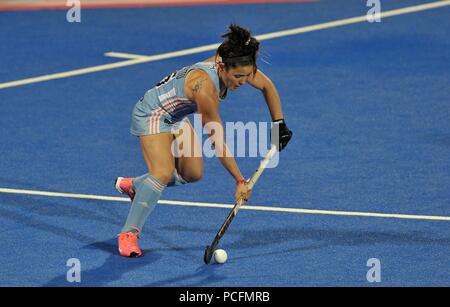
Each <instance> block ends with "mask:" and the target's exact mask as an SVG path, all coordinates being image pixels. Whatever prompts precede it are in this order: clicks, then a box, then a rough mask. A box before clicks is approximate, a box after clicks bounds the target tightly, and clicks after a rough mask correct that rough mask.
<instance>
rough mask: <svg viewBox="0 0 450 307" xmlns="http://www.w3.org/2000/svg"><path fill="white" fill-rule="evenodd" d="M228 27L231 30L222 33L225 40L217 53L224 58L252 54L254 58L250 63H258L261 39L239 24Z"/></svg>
mask: <svg viewBox="0 0 450 307" xmlns="http://www.w3.org/2000/svg"><path fill="white" fill-rule="evenodd" d="M228 29H229V31H228V32H227V33H225V34H223V35H222V37H223V38H224V42H223V43H222V44H221V45H220V46H219V48H218V49H217V54H218V55H220V56H221V57H222V59H224V58H225V59H226V58H234V57H240V56H250V57H251V58H252V60H251V62H252V63H250V64H253V65H256V57H257V53H258V50H259V41H258V40H257V39H256V38H254V37H252V35H251V33H250V31H249V30H247V29H245V28H243V27H241V26H238V25H237V24H231V25H230V26H229V27H228ZM237 64H238V63H237ZM241 64H243V65H248V64H249V63H248V61H245V62H243V63H241ZM233 66H234V65H233Z"/></svg>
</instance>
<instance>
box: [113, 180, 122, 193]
mask: <svg viewBox="0 0 450 307" xmlns="http://www.w3.org/2000/svg"><path fill="white" fill-rule="evenodd" d="M122 179H123V177H117V178H116V181H115V182H114V187H115V188H116V190H117V191H119V193H120V194H125V192H124V191H122V189H121V188H120V181H121V180H122Z"/></svg>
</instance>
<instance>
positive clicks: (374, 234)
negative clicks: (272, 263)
mask: <svg viewBox="0 0 450 307" xmlns="http://www.w3.org/2000/svg"><path fill="white" fill-rule="evenodd" d="M162 229H164V230H167V231H178V232H199V233H204V232H207V231H210V229H201V228H194V227H185V226H167V227H162ZM227 233H228V235H229V236H230V235H233V236H235V237H236V236H237V237H238V238H237V239H236V240H234V241H233V242H229V241H228V240H227V239H226V236H227V235H226V234H225V236H224V239H222V244H223V245H226V247H227V248H230V249H246V248H250V247H258V246H268V245H271V244H280V243H284V242H289V241H305V242H311V241H314V242H315V243H311V244H308V245H306V246H304V247H300V248H297V249H295V250H310V249H320V248H323V247H330V246H360V245H374V244H379V243H392V244H397V245H399V244H420V245H427V246H429V245H444V246H448V245H450V238H442V239H440V238H435V237H433V236H432V235H431V234H430V235H429V236H427V233H423V232H419V231H409V232H397V233H393V232H382V231H364V230H340V229H336V230H334V229H333V230H325V229H320V228H301V227H298V228H293V227H284V228H275V229H273V228H267V229H261V230H251V229H250V230H249V229H241V230H235V229H234V230H233V229H230V230H228V231H227ZM226 240H227V241H226ZM277 250H278V251H277V252H274V253H271V254H277V253H284V252H286V250H284V249H277ZM291 251H292V250H291ZM249 257H250V256H249Z"/></svg>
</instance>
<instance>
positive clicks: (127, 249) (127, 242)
mask: <svg viewBox="0 0 450 307" xmlns="http://www.w3.org/2000/svg"><path fill="white" fill-rule="evenodd" d="M138 240H139V233H137V234H134V233H132V232H121V233H119V234H118V241H119V253H120V255H121V256H124V257H140V256H142V251H141V249H140V248H139V245H138Z"/></svg>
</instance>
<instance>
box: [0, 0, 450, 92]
mask: <svg viewBox="0 0 450 307" xmlns="http://www.w3.org/2000/svg"><path fill="white" fill-rule="evenodd" d="M448 5H450V0H442V1H436V2H431V3H427V4H421V5H416V6H410V7H405V8H401V9H396V10H391V11H385V12H382V13H381V18H386V17H392V16H397V15H402V14H409V13H414V12H419V11H424V10H429V9H434V8H439V7H444V6H448ZM359 22H367V16H366V15H364V16H359V17H353V18H347V19H342V20H336V21H331V22H325V23H321V24H317V25H312V26H306V27H300V28H295V29H290V30H285V31H278V32H272V33H267V34H262V35H257V36H255V37H256V38H257V39H259V40H267V39H274V38H279V37H285V36H289V35H297V34H300V33H306V32H312V31H318V30H323V29H328V28H333V27H339V26H343V25H348V24H354V23H359ZM218 46H219V44H213V45H206V46H201V47H197V48H190V49H186V50H180V51H175V52H169V53H163V54H158V55H153V56H141V55H135V54H133V55H132V54H128V57H127V54H126V53H118V52H108V53H106V55H107V56H112V57H119V58H128V59H130V60H127V61H122V62H118V63H112V64H105V65H98V66H92V67H87V68H82V69H76V70H71V71H67V72H62V73H56V74H49V75H43V76H39V77H33V78H28V79H23V80H17V81H11V82H6V83H0V89H4V88H9V87H14V86H20V85H26V84H32V83H37V82H43V81H49V80H54V79H61V78H67V77H73V76H78V75H83V74H88V73H94V72H99V71H104V70H109V69H115V68H120V67H125V66H130V65H136V64H142V63H147V62H152V61H157V60H163V59H169V58H174V57H179V56H184V55H189V54H195V53H201V52H205V51H211V50H215V49H217V47H218Z"/></svg>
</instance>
